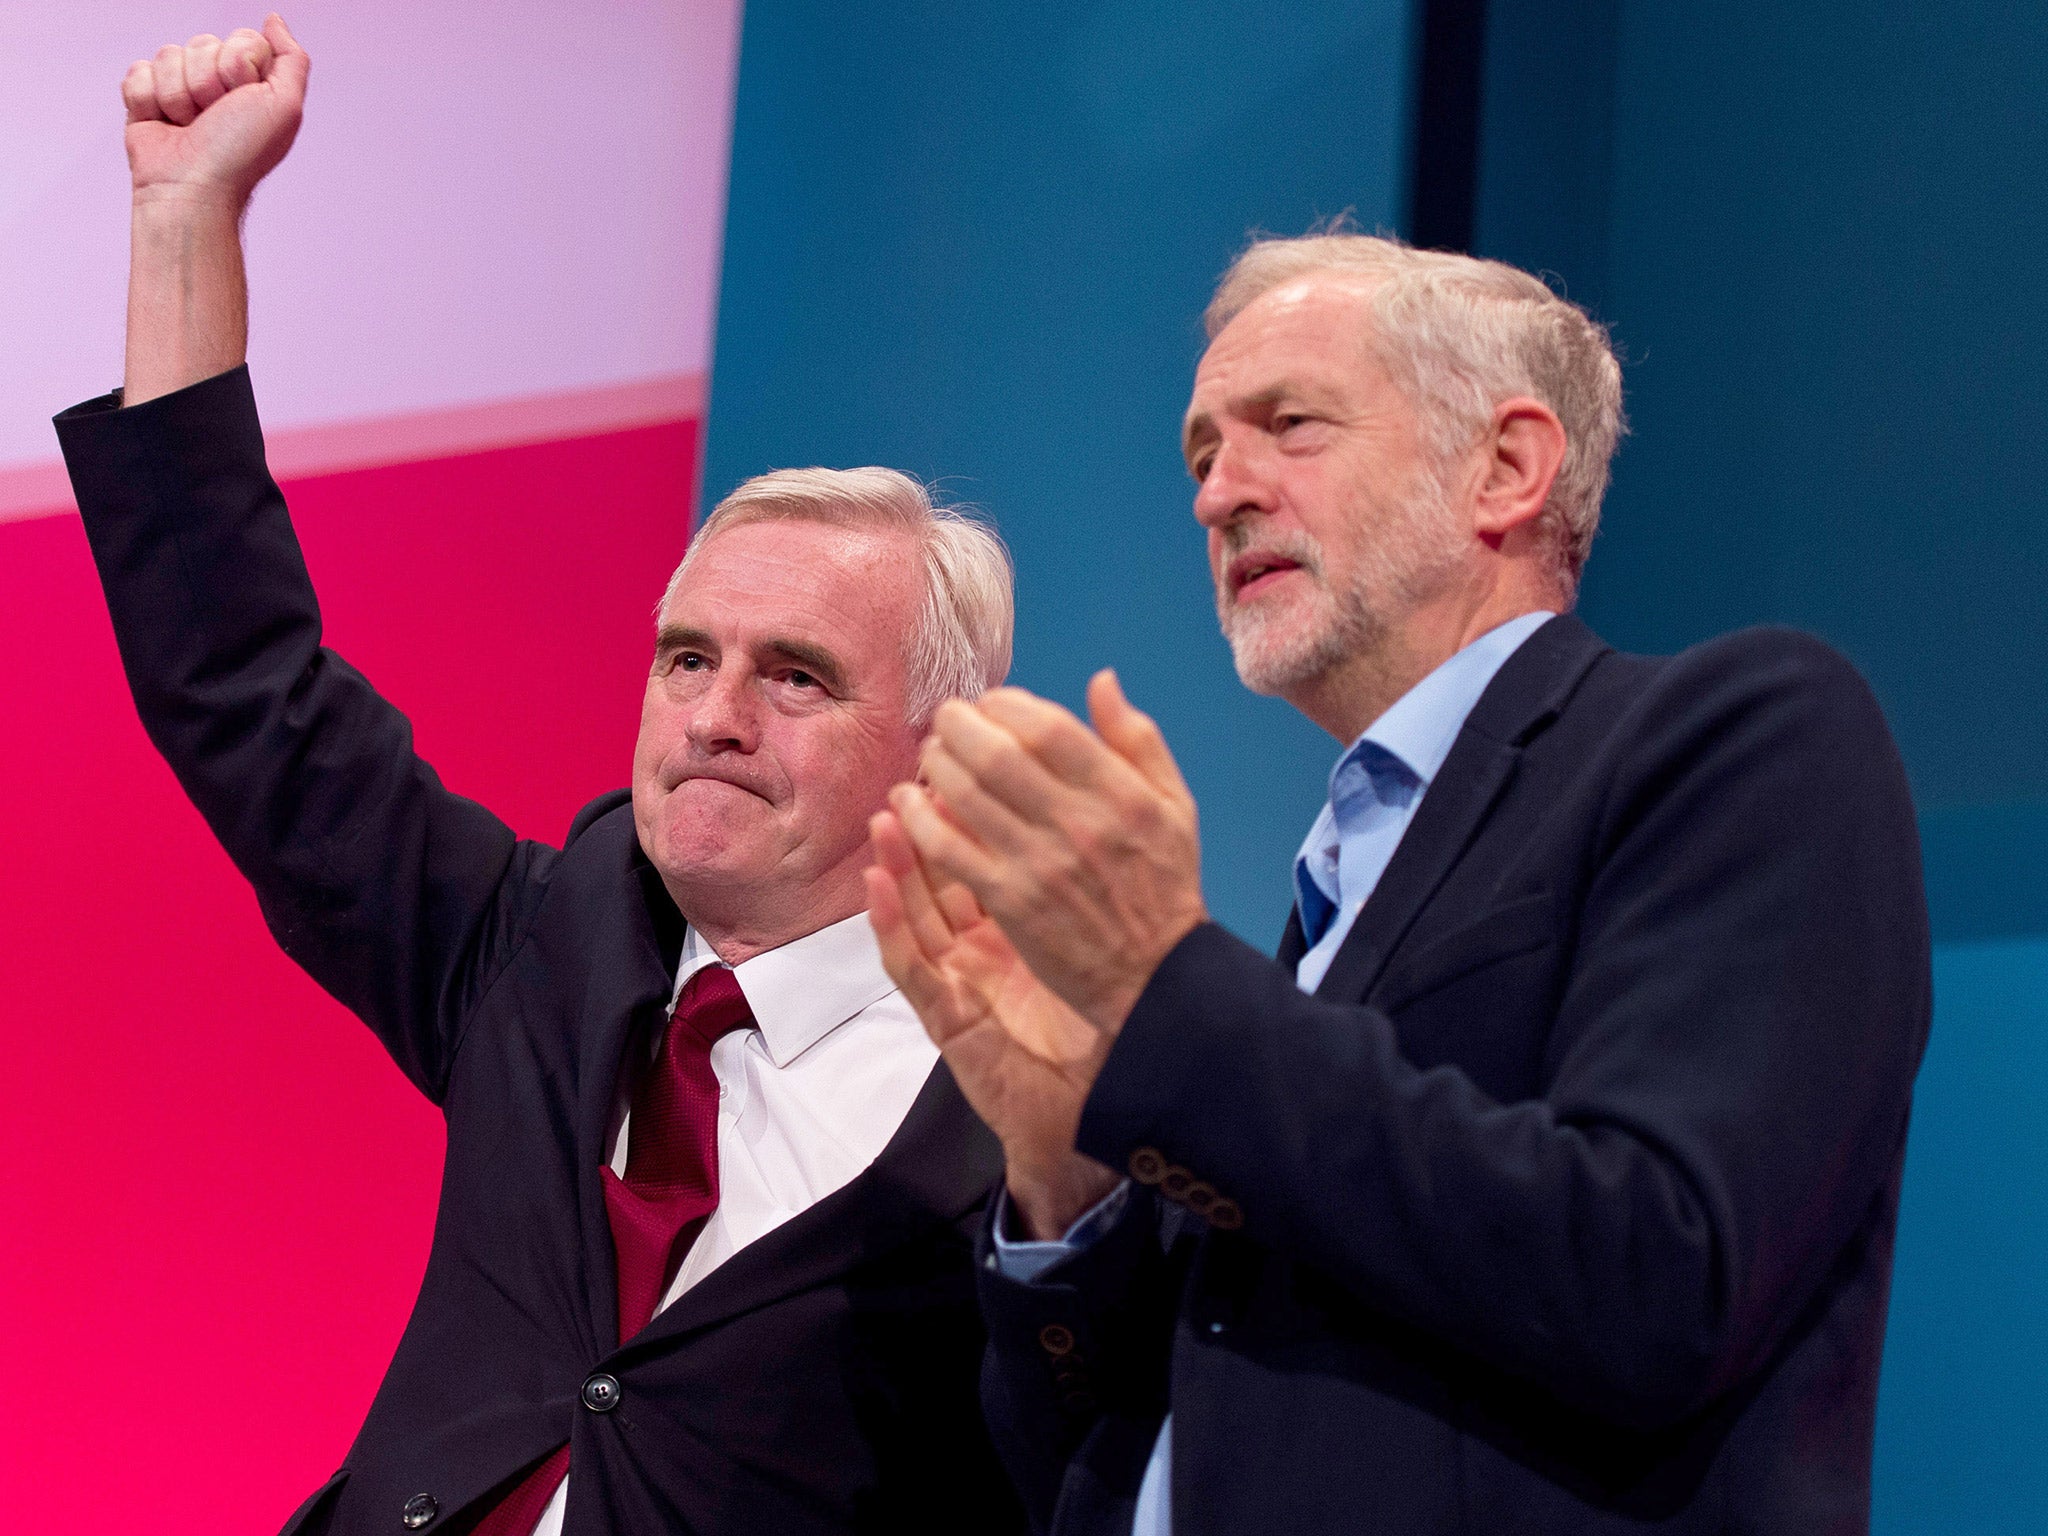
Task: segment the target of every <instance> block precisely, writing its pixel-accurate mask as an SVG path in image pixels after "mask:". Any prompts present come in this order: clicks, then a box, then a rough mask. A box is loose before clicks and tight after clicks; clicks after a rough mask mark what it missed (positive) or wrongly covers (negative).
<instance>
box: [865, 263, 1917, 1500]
mask: <svg viewBox="0 0 2048 1536" xmlns="http://www.w3.org/2000/svg"><path fill="white" fill-rule="evenodd" d="M1208 325H1209V334H1210V338H1211V339H1210V344H1209V348H1208V351H1207V353H1206V354H1205V356H1204V357H1203V359H1202V361H1201V364H1200V367H1199V368H1198V370H1197V373H1196V377H1195V385H1194V393H1193V398H1192V400H1191V402H1190V404H1189V407H1188V412H1187V417H1186V423H1185V435H1184V441H1183V447H1184V450H1185V455H1186V460H1187V466H1188V469H1189V471H1190V473H1191V474H1192V475H1193V477H1194V480H1195V482H1196V490H1195V501H1194V511H1195V517H1196V520H1197V522H1198V523H1199V524H1200V525H1201V526H1202V527H1203V528H1204V529H1205V530H1206V533H1207V536H1208V547H1209V556H1210V565H1211V570H1212V574H1213V576H1214V578H1215V600H1216V604H1217V608H1218V612H1219V614H1220V617H1221V620H1222V625H1223V630H1224V633H1225V634H1226V636H1227V637H1228V639H1229V641H1230V643H1231V646H1232V649H1233V652H1234V654H1235V657H1236V661H1237V667H1238V671H1239V674H1240V676H1241V677H1242V678H1243V680H1244V682H1245V684H1246V685H1247V686H1249V687H1251V688H1253V689H1254V690H1256V691H1258V692H1261V693H1270V694H1277V695H1279V696H1280V697H1282V698H1284V699H1286V700H1287V701H1288V702H1289V703H1290V704H1292V705H1293V706H1294V707H1295V708H1297V709H1299V710H1300V711H1302V713H1304V714H1305V715H1307V716H1308V717H1309V718H1310V719H1312V720H1314V721H1315V722H1316V723H1317V724H1319V725H1321V726H1323V727H1324V728H1325V729H1326V730H1328V731H1329V733H1330V734H1331V735H1332V736H1333V737H1334V738H1335V739H1336V740H1337V741H1338V742H1339V743H1341V744H1342V750H1341V755H1340V756H1339V757H1338V759H1337V763H1336V766H1335V768H1334V770H1333V771H1332V773H1331V776H1330V786H1329V799H1328V802H1327V804H1326V805H1325V807H1324V809H1323V811H1322V814H1321V815H1320V816H1319V817H1318V818H1317V820H1316V822H1315V824H1314V825H1313V826H1312V827H1311V828H1310V829H1308V835H1307V838H1306V840H1305V841H1304V843H1303V845H1302V848H1301V852H1300V855H1299V857H1298V858H1297V860H1296V862H1295V866H1294V886H1295V892H1296V901H1295V904H1294V909H1293V912H1292V913H1291V915H1290V916H1289V919H1288V923H1287V930H1286V936H1285V938H1284V939H1283V941H1282V943H1281V947H1280V952H1279V955H1278V957H1277V958H1268V957H1266V956H1265V955H1262V954H1260V953H1258V952H1257V951H1255V950H1253V949H1251V948H1249V947H1247V946H1246V945H1244V944H1243V943H1241V942H1239V941H1238V940H1237V939H1236V938H1234V937H1232V936H1231V935H1230V934H1229V933H1227V932H1225V931H1224V930H1223V929H1221V928H1219V927H1218V926H1216V925H1215V924H1214V923H1213V922H1211V921H1209V920H1208V916H1207V912H1206V909H1205V906H1204V902H1203V897H1202V889H1201V871H1200V863H1199V841H1198V836H1197V828H1196V816H1195V806H1194V803H1193V801H1192V799H1191V797H1190V796H1189V794H1188V791H1187V789H1186V787H1185V786H1184V784H1183V783H1182V781H1181V779H1180V776H1179V774H1178V772H1177V770H1176V769H1175V767H1174V764H1173V760H1172V757H1171V755H1170V754H1169V753H1168V751H1167V748H1166V745H1165V743H1164V741H1163V740H1162V739H1161V737H1160V734H1159V732H1158V731H1157V730H1156V728H1155V727H1154V726H1153V725H1152V723H1151V722H1150V721H1149V720H1147V719H1146V718H1145V717H1144V716H1142V715H1140V714H1139V713H1137V711H1135V710H1134V709H1133V708H1132V707H1131V706H1130V704H1128V703H1127V702H1126V701H1125V699H1124V697H1123V695H1122V693H1121V692H1120V690H1119V688H1118V686H1117V684H1116V682H1115V680H1114V679H1113V678H1112V677H1110V676H1108V675H1107V674H1105V675H1103V676H1099V677H1097V678H1096V679H1095V681H1094V682H1093V683H1092V684H1091V685H1090V689H1089V704H1090V708H1091V712H1092V716H1093V721H1094V726H1095V729H1094V730H1093V731H1091V730H1089V729H1088V728H1087V727H1085V726H1083V725H1082V724H1081V723H1080V722H1079V721H1078V720H1076V719H1075V718H1074V717H1072V716H1071V715H1069V714H1067V713H1066V712H1065V711H1064V710H1061V709H1059V708H1057V707H1055V706H1053V705H1051V704H1048V703H1046V702H1045V701H1042V700H1039V699H1036V698H1033V697H1032V696H1030V695H1028V694H1024V693H1021V692H1018V691H1016V690H1011V689H1000V690H997V691H995V692H993V693H991V694H990V695H988V696H987V697H986V698H984V699H983V700H981V701H980V702H979V703H967V702H961V703H953V704H948V705H946V706H945V707H944V708H943V709H942V710H940V712H939V714H938V716H937V718H936V722H935V731H934V734H933V738H932V740H931V742H930V743H929V744H928V746H927V749H926V751H925V753H924V756H923V759H922V770H923V783H922V784H921V785H911V784H906V785H904V786H901V787H899V788H898V789H897V790H895V791H894V792H893V794H892V800H891V804H892V809H891V811H890V812H889V813H886V814H885V815H883V816H882V817H880V818H878V820H877V822H876V825H875V836H876V842H877V847H878V850H879V852H880V855H881V864H880V866H879V867H878V868H877V869H876V870H874V871H872V872H871V873H870V876H869V880H870V901H871V911H872V914H873V918H874V922H875V926H876V928H877V930H878V931H879V933H880V935H881V939H882V945H883V952H884V955H885V957H886V959H887V962H888V964H889V967H890V970H891V973H892V974H893V975H894V976H895V977H896V978H897V979H898V980H899V982H900V983H901V984H902V986H903V988H904V991H905V993H906V995H908V996H909V997H910V998H911V999H912V1001H913V1002H914V1003H916V1005H917V1007H918V1009H919V1011H920V1013H921V1014H922V1015H923V1017H924V1019H925V1022H926V1024H927V1026H928V1027H929V1028H930V1030H931V1032H932V1035H933V1038H934V1039H935V1040H937V1041H938V1043H939V1044H940V1046H941V1048H942V1049H943V1051H944V1053H945V1056H946V1059H947V1060H948V1062H949V1063H950V1064H951V1065H952V1066H953V1068H954V1072H955V1074H956V1076H957V1078H958V1080H959V1082H960V1084H961V1087H962V1088H963V1090H964V1091H965V1092H966V1094H967V1096H968V1098H969V1099H970V1101H972V1102H973V1103H974V1104H975V1106H976V1108H977V1109H979V1110H980V1112H981V1113H982V1115H983V1116H984V1118H986V1120H987V1121H988V1123H989V1125H990V1126H991V1127H992V1128H993V1129H994V1130H995V1131H996V1133H997V1134H998V1136H999V1137H1000V1138H1001V1140H1002V1142H1003V1148H1004V1153H1005V1158H1006V1172H1005V1195H1004V1198H1003V1200H1002V1202H1001V1204H1000V1206H999V1208H998V1209H997V1210H996V1211H995V1212H994V1213H993V1214H992V1217H991V1223H990V1227H989V1229H988V1231H987V1232H986V1233H985V1234H984V1236H983V1249H982V1251H983V1260H982V1269H981V1271H980V1275H981V1281H982V1302H983V1309H984V1313H985V1315H986V1317H987V1319H988V1322H989V1327H990V1332H991V1350H990V1357H989V1365H988V1374H987V1378H986V1381H985V1384H984V1396H985V1401H986V1404H987V1408H988V1411H989V1414H990V1419H991V1423H992V1426H993V1427H994V1428H995V1430H996V1434H997V1440H998V1444H999V1446H1000V1448H1001V1450H1002V1451H1003V1453H1004V1456H1005V1458H1006V1460H1007V1462H1008V1464H1009V1466H1010V1468H1011V1471H1012V1473H1013V1474H1014V1476H1015V1477H1016V1479H1017V1482H1018V1485H1019V1487H1020V1488H1021V1489H1022V1490H1023V1492H1024V1495H1025V1499H1026V1503H1027V1505H1028V1506H1029V1509H1030V1511H1031V1515H1032V1518H1033V1521H1034V1523H1035V1525H1036V1526H1037V1527H1039V1528H1040V1529H1047V1528H1050V1529H1053V1530H1056V1531H1059V1532H1061V1533H1072V1536H1132V1533H1135V1536H1166V1533H1167V1532H1169V1531H1171V1532H1174V1533H1177V1536H1192V1533H1211V1532H1213V1533H1218V1536H1224V1533H1230V1536H1235V1533H1241V1532H1244V1531H1251V1530H1265V1531H1276V1532H1278V1531H1286V1532H1290V1533H1291V1532H1311V1531H1315V1532H1321V1531H1329V1532H1346V1533H1371V1532H1385V1533H1388V1536H1413V1533H1416V1532H1422V1531H1438V1532H1449V1531H1460V1532H1472V1533H1475V1536H1480V1533H1483V1536H1495V1533H1500V1532H1506V1531H1526V1532H1544V1533H1557V1536H1592V1533H1620V1532H1631V1533H1633V1532H1649V1531H1656V1532H1659V1533H1667V1536H1668V1533H1694V1532H1697V1533H1702V1536H1705V1533H1709V1532H1712V1533H1725V1532H1735V1531H1741V1532H1751V1533H1763V1532H1772V1533H1776V1532H1784V1533H1788V1536H1808V1533H1811V1532H1814V1531H1821V1530H1825V1531H1834V1532H1849V1531H1856V1530H1861V1529H1864V1528H1865V1527H1866V1526H1867V1523H1868V1517H1869V1492H1870V1459H1871V1445H1872V1435H1873V1425H1874V1417H1875V1406H1876V1385H1877V1371H1878V1361H1879V1354H1880V1349H1881V1345H1882V1341H1883V1333H1884V1315H1885V1300H1886V1291H1887V1284H1888V1279H1889V1273H1890V1265H1891V1249H1892V1234H1893V1226H1894V1220H1895V1215H1896V1211H1897V1204H1898V1194H1899V1179H1900V1169H1901V1164H1902V1159H1903V1152H1904V1146H1905V1135H1906V1123H1907V1112H1908V1107H1909V1100H1910V1094H1911V1085H1912V1080H1913V1075H1914V1071H1915V1069H1916V1066H1917V1063H1918V1061H1919V1058H1920V1053H1921V1050H1922V1048H1923V1046H1924V1043H1925V1040H1926V1033H1927V1027H1928V1010H1929V969H1928V968H1929V957H1928V935H1927V923H1926V915H1925V907H1924V902H1923V898H1922V894H1921V888H1920V875H1919V865H1918V849H1917V840H1916V835H1915V828H1914V821H1913V815H1912V808H1911V805H1910V802H1909V799H1908V795H1907V790H1906V783H1905V778H1904V774H1903V772H1902V771H1901V767H1900V764H1899V761H1898V757H1897V754H1896V752H1895V750H1894V749H1893V746H1892V743H1891V740H1890V738H1889V735H1888V733H1887V731H1886V728H1885V724H1884V721H1883V719H1882V716H1881V715H1880V713H1879V711H1878V708H1877V705H1876V704H1875V702H1874V701H1873V700H1872V698H1871V696H1870V693H1869V691H1868V690H1867V688H1865V686H1864V685H1863V683H1862V681H1861V680H1860V679H1859V678H1858V677H1857V676H1856V674H1855V673H1854V671H1853V670H1852V669H1851V668H1850V667H1849V666H1848V665H1847V663H1845V662H1844V661H1843V660H1842V659H1841V658H1840V657H1839V656H1837V655H1836V654H1834V653H1833V652H1832V651H1830V650H1828V649H1827V648H1826V647H1824V646H1823V645H1821V644H1820V643H1818V642H1817V641H1814V640H1812V639H1810V638H1808V637H1806V636H1803V635H1799V634H1796V633H1793V632H1790V631H1785V630H1755V631H1747V632H1744V633H1740V634H1735V635H1730V636H1726V637H1723V638H1721V639H1717V640H1713V641H1709V642H1707V643H1705V644H1703V645H1700V646H1697V647H1695V648H1694V649H1692V650H1689V651H1687V652H1685V653H1684V654H1682V655H1679V656H1676V657H1670V658H1660V657H1638V656H1627V655H1622V654H1618V653H1616V652H1615V651H1613V650H1612V649H1610V648H1609V647H1608V646H1606V645H1604V644H1603V643H1602V642H1601V641H1600V640H1599V638H1598V637H1597V636H1595V635H1594V634H1593V633H1592V632H1591V631H1590V630H1589V629H1587V628H1586V626H1585V625H1584V624H1582V623H1580V622H1579V621H1578V620H1577V619H1575V618H1573V617H1571V615H1570V611H1569V610H1570V609H1571V607H1572V602H1573V597H1574V594H1575V591H1576V586H1577V582H1578V578H1579V574H1580V571H1581V569H1582V567H1583V565H1584V562H1585V560H1586V557H1587V554H1588V551H1589V549H1590V546H1591V543H1592V539H1593V533H1594V528H1595V525H1596V523H1597V520H1598V516H1599V510H1600V503H1601V498H1602V494H1603V492H1604V490H1605V486H1606V482H1607V475H1608V461H1609V458H1610V456H1611V454H1612V453H1613V450H1614V446H1615V443H1616V439H1617V436H1618V433H1619V429H1620V371H1619V368H1618V366H1617V364H1616V362H1615V359H1614V356H1613V354H1612V352H1611V350H1610V349H1609V346H1608V344H1607V339H1606V337H1605V335H1604V334H1603V333H1602V332H1601V330H1600V329H1599V328H1598V327H1597V326H1595V325H1594V324H1593V323H1592V322H1591V321H1590V320H1589V319H1588V318H1587V317H1586V316H1585V315H1584V314H1583V313H1581V312H1580V311H1579V310H1577V309H1576V308H1574V307H1573V306H1572V305H1570V304H1568V303H1566V302H1564V301H1563V300H1561V299H1559V298H1557V297H1556V296H1555V295H1553V294H1552V293H1551V292H1550V291H1549V290H1548V289H1547V288H1545V287H1544V285H1543V284H1542V283H1541V282H1539V281H1537V280H1536V279H1535V278H1533V277H1531V276H1529V275H1527V274H1525V273H1522V272H1518V271H1516V270H1514V269H1512V268H1510V267H1506V266H1502V265H1500V264H1498V263H1493V262H1483V261H1477V260H1473V259H1471V258H1468V257H1463V256H1453V255H1443V254H1437V253H1428V252H1421V251H1415V250H1411V249H1408V248H1406V247H1403V246H1401V245H1399V244H1398V243H1396V242H1392V241H1387V240H1381V239H1375V238H1371V237H1367V236H1363V235H1356V234H1349V233H1343V232H1337V233H1330V234H1325V235H1320V236H1312V237H1306V238H1303V239H1299V240H1269V241H1261V242H1259V243H1257V244H1255V245H1253V246H1252V247H1251V248H1250V249H1249V250H1248V251H1247V252H1246V253H1245V254H1244V255H1243V256H1242V257H1241V258H1240V259H1239V260H1238V262H1237V263H1236V264H1235V265H1234V266H1233V267H1232V269H1231V270H1230V272H1229V273H1228V274H1227V275H1226V276H1225V278H1224V280H1223V282H1222V285H1221V287H1220V288H1219V290H1218V292H1217V294H1216V296H1215V299H1214V302H1213V303H1212V305H1211V306H1210V310H1209V314H1208Z"/></svg>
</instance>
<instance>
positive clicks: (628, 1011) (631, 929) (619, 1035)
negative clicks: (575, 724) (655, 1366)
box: [576, 837, 683, 1354]
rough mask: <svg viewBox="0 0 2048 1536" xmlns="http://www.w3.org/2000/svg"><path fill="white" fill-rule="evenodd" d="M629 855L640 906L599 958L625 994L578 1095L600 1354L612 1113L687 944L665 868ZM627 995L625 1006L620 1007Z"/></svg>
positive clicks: (630, 886) (608, 1335) (611, 1324)
mask: <svg viewBox="0 0 2048 1536" xmlns="http://www.w3.org/2000/svg"><path fill="white" fill-rule="evenodd" d="M627 859H628V864H629V867H630V869H631V873H632V878H631V879H630V880H628V881H627V882H625V884H624V889H625V891H626V892H627V893H628V895H627V898H626V899H627V901H628V902H631V901H633V900H634V899H635V898H637V900H638V901H639V903H640V909H639V910H637V911H636V910H632V909H630V908H629V909H628V910H625V911H623V912H621V913H620V914H619V921H618V922H617V923H616V924H614V925H608V926H609V931H611V932H615V933H618V934H620V935H621V936H622V938H623V942H622V944H621V946H620V952H619V953H618V954H617V955H616V956H612V957H607V958H606V959H604V960H601V961H600V962H599V963H600V964H601V965H605V966H608V967H609V968H612V969H614V970H615V973H616V974H618V975H619V976H620V977H621V978H623V980H624V983H625V986H624V996H623V998H621V997H620V996H619V995H617V994H604V995H602V997H601V1000H600V1002H599V1006H598V1010H597V1012H596V1016H595V1017H593V1018H591V1019H590V1020H589V1021H588V1022H589V1027H588V1028H587V1029H586V1030H585V1031H584V1035H583V1047H582V1059H581V1064H580V1070H581V1072H582V1074H583V1080H584V1081H585V1082H586V1083H589V1084H590V1085H592V1087H593V1088H594V1089H595V1091H594V1092H585V1093H582V1094H580V1095H579V1097H578V1104H577V1124H576V1165H577V1168H578V1170H579V1172H578V1181H579V1184H580V1187H581V1199H582V1206H583V1210H582V1226H583V1254H584V1264H585V1276H584V1279H585V1284H584V1287H583V1294H584V1297H585V1299H586V1300H587V1301H588V1303H589V1306H590V1327H591V1342H592V1344H593V1345H594V1346H595V1351H596V1353H598V1354H605V1353H609V1352H610V1350H611V1349H612V1347H613V1346H614V1345H615V1344H616V1343H617V1342H618V1337H619V1299H618V1256H617V1250H616V1248H614V1246H613V1243H612V1227H611V1217H610V1216H609V1214H608V1213H607V1211H606V1208H605V1198H604V1183H603V1173H602V1172H601V1170H602V1169H603V1168H604V1167H605V1166H606V1165H607V1164H608V1163H609V1162H610V1160H611V1131H612V1115H613V1111H614V1110H615V1109H616V1108H617V1106H618V1103H619V1097H620V1093H621V1090H622V1089H626V1088H629V1087H630V1079H629V1077H628V1073H629V1071H630V1070H631V1066H630V1064H631V1063H633V1062H635V1061H640V1062H645V1061H646V1060H648V1059H649V1053H650V1052H651V1051H652V1049H653V1042H654V1041H655V1040H657V1039H658V1038H659V1035H660V1031H661V1029H662V1027H663V1025H664V1024H665V1023H666V1022H667V1020H668V1005H669V998H670V996H671V995H672V994H673V993H674V991H675V975H676V965H677V963H678V961H679V958H680V956H681V954H682V947H683V916H682V914H681V913H680V912H678V911H677V910H676V905H675V903H674V901H672V900H671V899H670V898H669V894H668V891H667V889H666V888H665V887H664V886H663V885H662V883H661V875H660V873H659V871H657V870H656V869H655V867H654V866H653V864H652V863H650V862H649V861H648V858H647V856H646V854H644V853H642V852H641V851H640V844H639V839H638V838H637V837H635V838H634V839H633V841H632V844H631V848H630V850H629V852H628V855H627ZM621 1001H623V1002H624V1004H625V1006H624V1007H620V1006H619V1004H620V1002H621Z"/></svg>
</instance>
